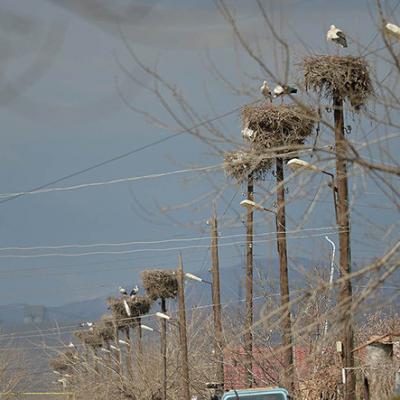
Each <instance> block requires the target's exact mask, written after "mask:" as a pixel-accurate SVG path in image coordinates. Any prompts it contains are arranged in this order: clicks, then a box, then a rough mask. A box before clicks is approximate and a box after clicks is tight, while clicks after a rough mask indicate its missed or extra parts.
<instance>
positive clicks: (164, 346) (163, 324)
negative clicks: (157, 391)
mask: <svg viewBox="0 0 400 400" xmlns="http://www.w3.org/2000/svg"><path fill="white" fill-rule="evenodd" d="M161 312H162V313H164V314H165V313H166V312H167V306H166V303H165V298H161ZM160 325H161V327H160V340H161V346H160V347H161V371H162V372H161V373H162V377H161V381H162V388H161V398H162V400H167V321H166V320H165V319H164V318H161V321H160Z"/></svg>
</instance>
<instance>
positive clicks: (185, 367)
mask: <svg viewBox="0 0 400 400" xmlns="http://www.w3.org/2000/svg"><path fill="white" fill-rule="evenodd" d="M177 272H178V273H177V275H178V276H177V278H178V301H179V341H180V348H181V349H180V350H181V351H180V353H181V362H182V366H181V368H182V378H183V379H182V399H183V400H190V377H189V360H188V346H187V335H186V310H185V276H184V273H183V262H182V254H179V263H178V271H177Z"/></svg>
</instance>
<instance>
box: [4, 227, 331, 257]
mask: <svg viewBox="0 0 400 400" xmlns="http://www.w3.org/2000/svg"><path fill="white" fill-rule="evenodd" d="M334 228H335V226H334V225H329V226H321V227H315V228H303V229H295V230H288V231H287V232H288V233H298V232H305V231H319V230H330V229H334ZM276 233H277V232H276V231H273V232H263V233H256V234H254V236H255V237H257V236H266V235H275V234H276ZM237 237H246V234H244V233H238V234H234V235H218V239H228V238H229V239H230V238H237ZM198 240H211V236H195V237H188V238H174V239H162V240H150V241H130V242H119V243H115V242H108V243H89V244H79V243H77V244H62V245H55V246H27V247H24V246H9V247H0V251H9V250H21V251H25V250H54V249H74V248H77V249H80V248H93V247H123V246H131V245H147V244H163V243H173V242H191V241H198Z"/></svg>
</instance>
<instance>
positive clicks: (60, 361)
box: [49, 350, 77, 372]
mask: <svg viewBox="0 0 400 400" xmlns="http://www.w3.org/2000/svg"><path fill="white" fill-rule="evenodd" d="M76 359H77V355H76V353H75V352H74V351H71V350H67V351H65V352H64V353H60V354H58V355H57V356H56V357H54V358H52V359H51V360H50V361H49V364H50V366H51V368H53V369H54V370H55V371H63V372H65V371H69V370H70V369H72V367H73V365H74V363H75V360H76Z"/></svg>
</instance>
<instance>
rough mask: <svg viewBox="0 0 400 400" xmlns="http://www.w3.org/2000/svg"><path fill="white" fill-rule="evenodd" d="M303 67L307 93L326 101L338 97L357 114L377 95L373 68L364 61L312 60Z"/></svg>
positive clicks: (311, 58)
mask: <svg viewBox="0 0 400 400" xmlns="http://www.w3.org/2000/svg"><path fill="white" fill-rule="evenodd" d="M301 65H302V68H303V70H304V79H305V85H306V89H313V90H315V91H316V92H318V93H321V94H322V95H323V96H325V97H332V96H333V95H335V94H337V95H339V96H340V97H342V98H343V99H347V100H349V101H350V104H351V105H352V107H354V109H356V110H358V109H359V108H360V107H361V106H363V105H364V104H365V103H366V101H367V99H368V97H370V96H371V95H372V94H373V93H374V90H373V87H372V82H371V78H370V73H369V65H368V63H367V61H366V60H365V59H364V58H362V57H353V56H324V55H322V56H310V57H306V58H305V59H304V60H303V62H302V64H301Z"/></svg>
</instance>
